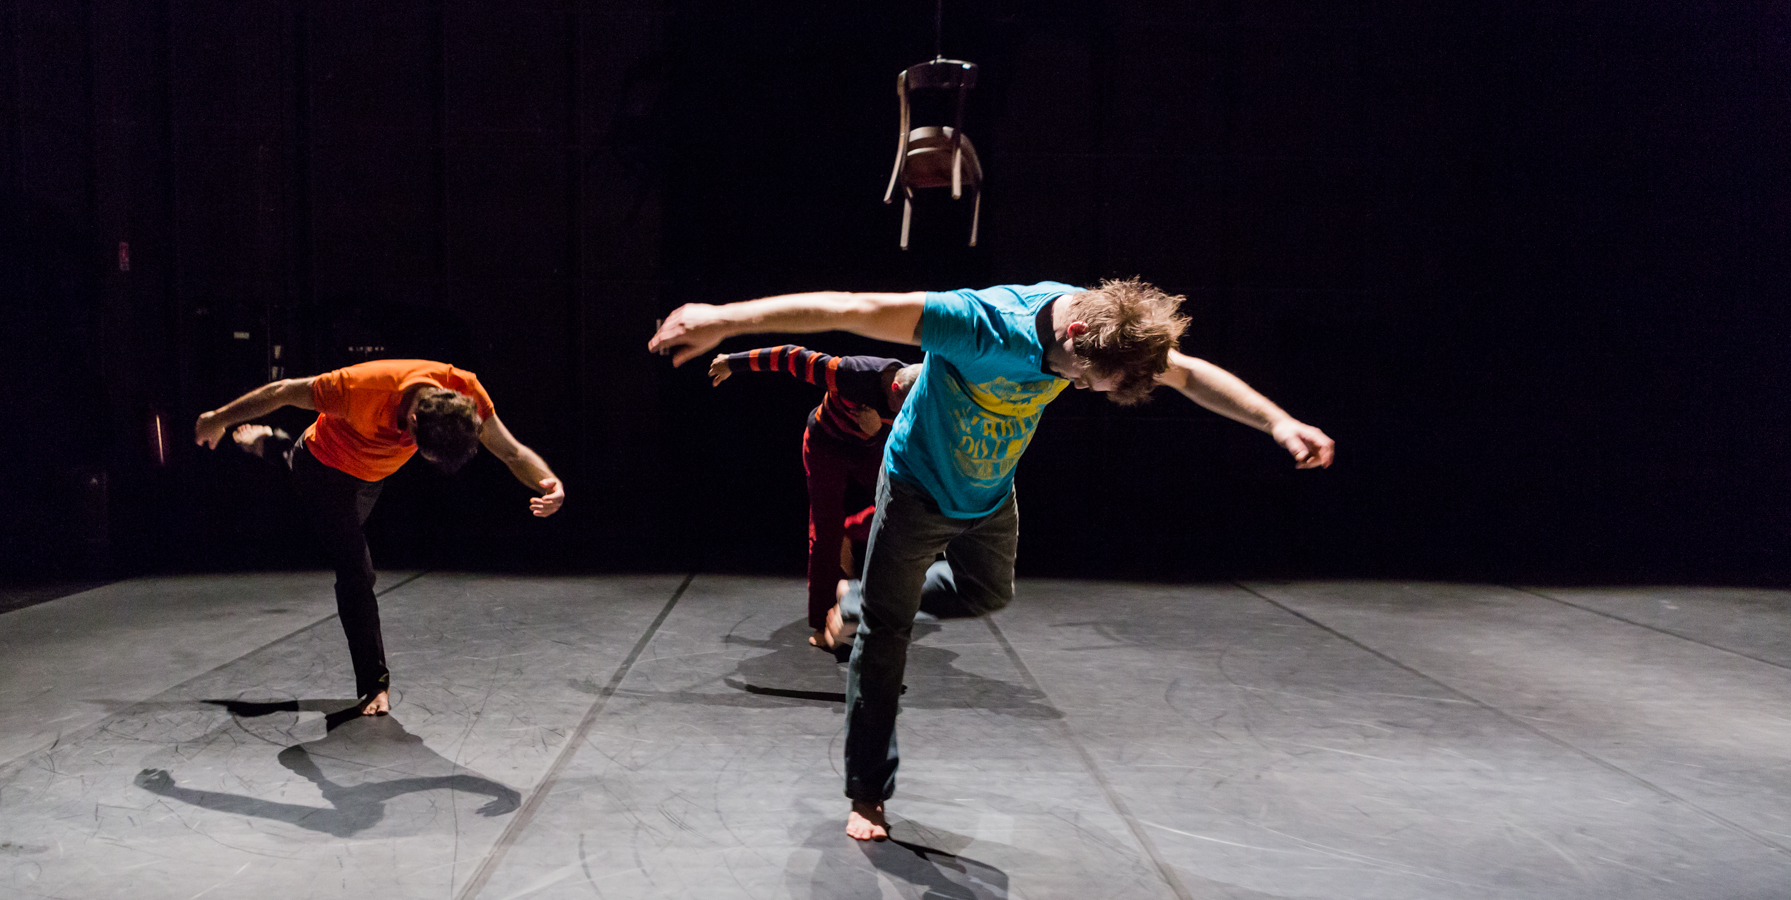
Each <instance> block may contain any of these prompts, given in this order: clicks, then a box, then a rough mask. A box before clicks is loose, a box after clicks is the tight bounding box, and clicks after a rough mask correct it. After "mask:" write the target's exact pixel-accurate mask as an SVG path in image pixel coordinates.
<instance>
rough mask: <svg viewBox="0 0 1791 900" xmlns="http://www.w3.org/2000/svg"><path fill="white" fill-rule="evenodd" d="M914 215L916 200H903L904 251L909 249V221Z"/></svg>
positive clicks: (911, 198) (908, 198)
mask: <svg viewBox="0 0 1791 900" xmlns="http://www.w3.org/2000/svg"><path fill="white" fill-rule="evenodd" d="M913 215H914V198H913V197H903V198H902V249H903V250H906V249H908V220H909V219H910V218H911V217H913Z"/></svg>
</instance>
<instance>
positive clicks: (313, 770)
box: [135, 700, 522, 837]
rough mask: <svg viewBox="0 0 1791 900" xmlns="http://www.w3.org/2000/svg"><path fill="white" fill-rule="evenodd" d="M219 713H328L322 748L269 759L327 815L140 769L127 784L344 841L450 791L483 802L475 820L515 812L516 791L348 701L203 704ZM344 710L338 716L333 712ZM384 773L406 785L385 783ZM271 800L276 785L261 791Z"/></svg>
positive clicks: (316, 745)
mask: <svg viewBox="0 0 1791 900" xmlns="http://www.w3.org/2000/svg"><path fill="white" fill-rule="evenodd" d="M205 702H207V703H210V704H213V705H217V706H223V707H225V708H226V709H228V710H230V712H231V715H232V716H233V717H235V718H236V719H237V720H238V724H241V720H242V719H245V718H247V719H252V718H259V717H263V716H270V715H275V714H277V713H297V712H301V711H314V712H315V711H322V707H326V706H327V707H328V708H330V709H334V710H335V711H334V712H330V713H327V714H326V716H325V728H326V732H325V735H324V737H323V739H322V740H318V741H309V742H306V743H300V744H293V745H291V746H288V747H286V748H284V749H282V750H281V751H280V752H279V754H278V755H277V756H276V759H277V760H278V761H279V763H280V765H281V766H283V767H285V768H286V769H287V771H290V772H292V773H293V774H296V775H299V776H301V777H303V778H304V779H305V780H306V781H309V782H311V784H313V785H314V786H316V788H317V790H318V792H319V793H321V794H322V795H323V799H324V800H325V801H326V802H328V803H329V804H330V805H329V806H328V807H315V806H305V805H301V804H294V803H279V802H275V801H272V800H263V799H261V798H259V797H252V796H247V795H242V794H230V793H224V792H221V791H206V790H198V789H194V788H187V787H181V786H180V785H179V784H178V783H176V782H175V780H174V776H173V775H172V774H171V773H169V772H168V771H167V770H166V769H144V770H142V771H141V772H138V773H137V777H136V779H135V783H136V785H137V786H138V787H140V788H142V789H144V790H146V791H149V792H150V793H153V794H157V795H159V796H162V797H166V798H168V799H170V800H178V801H180V802H182V803H188V804H191V805H193V806H197V807H200V808H202V809H209V810H213V811H215V812H222V813H229V814H232V815H241V816H249V817H253V818H258V819H270V820H273V821H276V822H286V823H288V824H291V825H296V826H298V827H300V828H304V829H307V830H310V831H319V832H323V833H325V834H330V835H334V836H336V837H352V836H354V835H357V834H360V833H362V832H365V831H367V830H368V829H370V828H372V827H373V826H375V825H377V824H379V823H380V822H381V821H382V820H383V819H384V818H385V817H386V813H387V808H386V804H387V803H388V802H389V801H391V800H393V799H396V798H399V797H403V796H406V795H409V794H418V793H423V792H426V791H450V792H457V793H468V794H479V795H484V796H487V797H490V798H491V800H490V802H488V803H486V804H485V805H484V806H481V807H479V808H478V809H477V810H475V812H477V813H478V814H479V815H481V816H501V815H504V814H505V813H509V812H513V811H514V810H515V809H516V808H517V807H518V806H520V805H521V802H522V795H521V794H520V793H518V792H517V791H516V790H514V789H512V788H510V787H508V786H506V785H504V784H501V783H499V782H497V781H493V780H491V779H489V778H486V777H484V776H481V775H479V774H478V773H476V772H472V771H470V770H467V769H463V768H461V767H460V766H459V765H457V764H455V763H454V762H453V761H451V760H448V759H446V758H444V757H442V756H441V755H440V754H437V753H436V752H435V751H433V750H430V749H429V748H428V747H427V746H425V745H424V743H423V739H422V738H420V737H417V736H416V735H413V734H411V733H409V732H407V731H405V730H404V726H403V725H401V724H399V722H398V720H397V719H396V718H395V717H393V716H363V715H360V714H359V713H358V711H357V710H356V708H355V707H354V706H353V705H352V704H353V701H286V702H275V703H255V702H245V701H236V700H208V701H205ZM343 703H348V704H350V705H349V706H348V707H347V708H346V709H342V708H339V707H341V706H342V704H343ZM392 773H407V774H409V775H410V777H404V778H390V777H385V776H389V775H391V774H392ZM268 787H269V789H270V790H269V792H270V793H274V792H277V791H278V789H279V788H280V787H281V785H268Z"/></svg>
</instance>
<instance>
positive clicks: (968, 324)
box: [883, 281, 1082, 519]
mask: <svg viewBox="0 0 1791 900" xmlns="http://www.w3.org/2000/svg"><path fill="white" fill-rule="evenodd" d="M1081 291H1082V289H1081V288H1078V287H1072V286H1070V285H1067V284H1059V283H1057V282H1054V281H1047V282H1043V283H1041V284H1034V285H1026V286H1021V285H1003V286H1001V287H992V288H987V289H985V290H980V291H972V290H962V291H950V292H946V293H939V292H933V291H929V292H928V293H927V301H926V308H925V310H924V311H923V312H922V313H921V317H920V346H921V349H923V350H925V351H926V352H927V358H926V362H925V363H924V365H923V367H922V369H921V373H920V378H919V379H917V380H916V381H915V382H914V387H913V388H912V389H911V392H910V393H909V395H908V400H907V402H906V403H904V404H903V405H902V410H901V412H900V413H899V414H897V416H896V420H895V425H893V426H892V427H891V428H890V432H889V443H888V445H887V446H886V447H885V449H884V453H883V464H884V467H885V468H887V469H888V470H889V475H890V477H891V478H898V479H901V480H902V481H905V482H907V483H909V484H911V485H916V486H918V487H920V488H921V489H923V490H925V491H926V492H927V494H928V495H929V496H931V497H932V498H933V501H934V502H936V503H938V504H939V509H940V511H941V512H943V513H945V514H946V515H947V516H951V517H952V518H957V519H972V518H977V517H979V516H986V515H988V514H989V513H992V512H994V511H995V510H996V509H997V508H999V507H1000V506H1001V504H1002V502H1003V501H1005V500H1006V499H1007V495H1008V491H1009V489H1010V488H1011V487H1012V485H1013V483H1014V466H1015V464H1017V463H1018V462H1019V461H1020V454H1021V453H1024V452H1025V451H1026V445H1027V444H1028V443H1030V442H1031V441H1032V432H1033V429H1035V428H1036V427H1037V426H1038V421H1039V414H1040V413H1042V412H1044V410H1045V404H1047V403H1050V402H1051V400H1052V399H1053V398H1055V397H1056V396H1057V395H1058V394H1060V393H1062V392H1063V389H1064V388H1065V387H1067V386H1069V381H1068V380H1066V379H1063V378H1060V377H1058V376H1056V375H1053V374H1051V373H1049V372H1047V371H1045V370H1044V367H1043V362H1044V356H1045V348H1044V346H1043V345H1042V344H1040V343H1039V336H1038V327H1037V317H1038V313H1039V310H1041V309H1043V308H1044V306H1045V304H1047V303H1049V302H1051V301H1052V300H1053V299H1055V298H1057V297H1061V296H1063V295H1065V294H1076V293H1081Z"/></svg>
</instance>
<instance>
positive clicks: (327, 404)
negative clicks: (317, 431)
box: [311, 369, 348, 418]
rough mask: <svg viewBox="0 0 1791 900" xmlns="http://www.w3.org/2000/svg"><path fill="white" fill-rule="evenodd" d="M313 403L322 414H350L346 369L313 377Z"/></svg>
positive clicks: (340, 415) (342, 415)
mask: <svg viewBox="0 0 1791 900" xmlns="http://www.w3.org/2000/svg"><path fill="white" fill-rule="evenodd" d="M311 405H312V406H313V407H315V408H316V409H317V412H318V413H319V414H320V415H329V416H336V417H338V418H344V417H346V416H347V415H348V373H347V370H346V369H337V370H335V371H334V372H325V373H323V374H322V375H319V376H317V377H316V378H313V379H311Z"/></svg>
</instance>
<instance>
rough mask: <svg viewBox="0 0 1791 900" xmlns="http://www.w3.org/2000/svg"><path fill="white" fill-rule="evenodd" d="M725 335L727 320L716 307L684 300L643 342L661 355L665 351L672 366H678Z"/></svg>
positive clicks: (707, 348) (722, 338) (717, 342)
mask: <svg viewBox="0 0 1791 900" xmlns="http://www.w3.org/2000/svg"><path fill="white" fill-rule="evenodd" d="M727 337H729V333H728V322H727V319H726V317H725V316H724V315H723V314H722V313H721V312H720V311H719V307H715V306H711V305H709V304H707V303H686V304H684V305H683V306H680V307H678V308H677V309H674V310H672V314H671V315H669V316H666V317H665V321H664V322H661V323H660V325H659V330H658V331H656V332H654V334H653V338H652V340H649V341H647V349H648V350H650V351H652V352H654V353H658V354H660V355H661V356H663V355H665V354H668V353H669V354H671V357H672V365H674V366H681V365H684V364H685V363H687V362H690V361H691V360H693V359H696V358H697V357H699V356H702V355H703V354H704V353H707V352H709V351H710V350H713V349H715V345H716V344H719V343H721V342H722V341H723V340H724V339H726V338H727Z"/></svg>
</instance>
